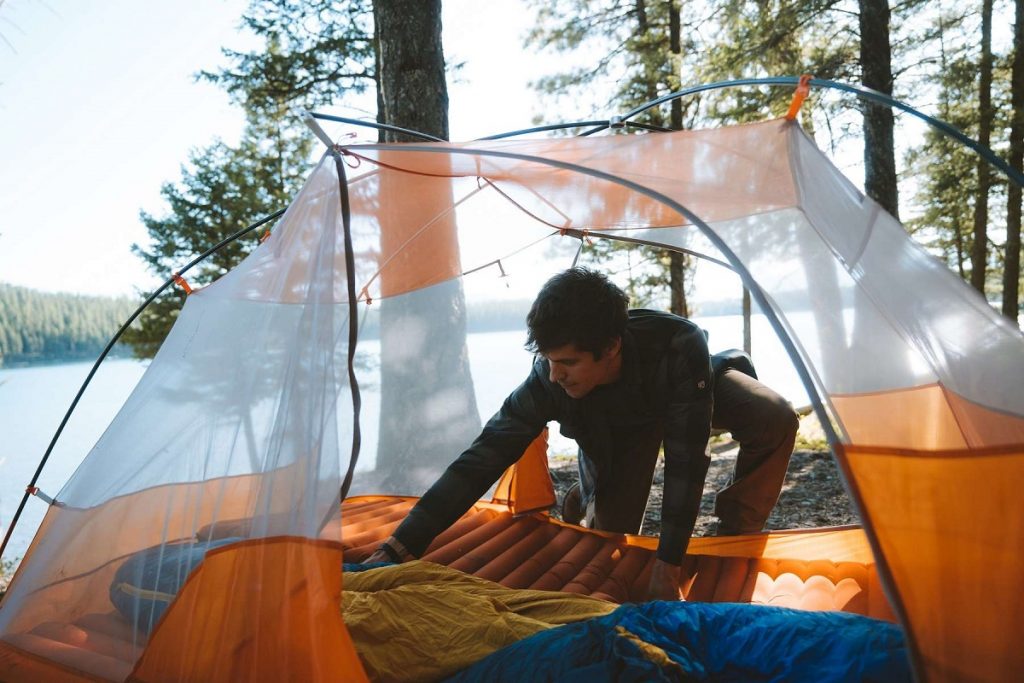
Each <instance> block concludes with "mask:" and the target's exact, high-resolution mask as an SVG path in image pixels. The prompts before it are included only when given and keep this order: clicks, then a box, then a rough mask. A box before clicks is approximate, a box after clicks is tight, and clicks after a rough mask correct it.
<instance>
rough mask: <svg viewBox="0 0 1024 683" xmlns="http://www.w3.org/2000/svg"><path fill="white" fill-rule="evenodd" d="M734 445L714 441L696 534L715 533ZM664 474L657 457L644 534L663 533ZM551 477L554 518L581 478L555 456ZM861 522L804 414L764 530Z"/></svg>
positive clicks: (569, 460)
mask: <svg viewBox="0 0 1024 683" xmlns="http://www.w3.org/2000/svg"><path fill="white" fill-rule="evenodd" d="M738 448H739V447H738V445H737V444H736V443H735V442H734V441H732V439H730V438H729V436H728V435H727V434H726V435H723V436H720V437H717V438H713V439H712V443H711V466H710V468H709V469H708V476H707V479H706V480H705V484H704V497H703V499H702V500H701V505H700V516H699V517H698V518H697V525H696V527H695V528H694V531H693V534H694V536H706V535H709V534H711V533H713V530H714V527H715V523H716V522H717V518H716V517H715V516H714V515H713V513H712V510H713V509H714V503H715V494H716V493H717V492H718V491H719V490H720V489H722V488H725V486H727V485H728V483H729V477H730V476H731V474H732V470H733V466H734V465H735V463H736V453H737V451H738ZM663 474H664V473H663V469H662V461H661V460H659V462H658V467H657V469H656V470H655V474H654V484H653V486H652V487H651V497H650V499H649V501H648V503H647V512H646V515H645V517H644V524H643V529H642V533H643V534H645V535H648V536H657V535H658V534H659V533H660V532H661V494H662V484H663V480H664V478H663ZM551 478H552V480H553V482H554V485H555V495H556V497H557V499H558V505H556V507H555V509H554V510H552V514H553V515H555V516H556V517H557V516H559V506H560V505H561V501H562V497H563V496H564V495H565V492H566V491H567V490H568V489H569V487H570V486H572V485H573V483H575V482H576V481H577V480H578V478H579V475H578V474H577V471H576V457H575V456H573V455H557V456H554V458H553V459H552V461H551ZM859 522H860V520H859V518H858V517H857V514H856V512H855V511H854V509H853V505H852V504H851V503H850V499H849V496H848V495H847V493H846V488H845V487H844V485H843V482H842V479H841V478H840V476H839V470H838V468H837V467H836V464H835V461H834V460H833V458H832V454H831V453H830V452H829V450H828V448H827V447H826V445H825V442H824V439H823V437H822V434H821V428H820V426H818V424H817V421H816V420H815V419H814V417H813V416H807V417H804V418H803V419H801V422H800V433H799V435H798V437H797V448H796V450H794V451H793V457H792V458H791V459H790V461H789V470H788V471H787V473H786V481H785V483H784V484H783V486H782V495H781V496H780V497H779V502H778V504H777V505H776V506H775V509H774V510H773V511H772V514H771V516H770V517H769V518H768V523H767V525H766V528H767V529H802V528H813V527H822V526H835V525H840V524H857V523H859Z"/></svg>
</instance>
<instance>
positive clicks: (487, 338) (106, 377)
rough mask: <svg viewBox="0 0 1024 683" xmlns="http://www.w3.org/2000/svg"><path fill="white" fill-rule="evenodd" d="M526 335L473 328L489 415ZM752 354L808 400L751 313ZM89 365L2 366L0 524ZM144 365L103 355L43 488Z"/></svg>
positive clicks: (368, 444)
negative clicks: (487, 377)
mask: <svg viewBox="0 0 1024 683" xmlns="http://www.w3.org/2000/svg"><path fill="white" fill-rule="evenodd" d="M699 322H700V324H701V325H702V326H703V327H704V328H705V329H707V330H708V331H709V333H710V346H711V349H712V351H718V350H722V349H725V348H731V347H737V348H738V347H741V346H742V327H741V321H740V318H739V316H719V317H708V318H702V319H700V320H699ZM523 341H524V339H523V334H522V333H521V332H489V333H482V334H472V335H470V336H469V355H470V365H471V367H472V370H473V374H474V376H475V377H480V376H483V373H484V370H485V369H486V370H487V371H488V372H491V373H494V374H493V375H491V376H492V377H494V380H493V381H488V382H477V383H476V390H477V401H478V405H479V408H480V413H481V415H482V416H483V417H484V419H486V418H487V417H489V416H490V415H491V414H493V412H494V411H495V410H497V409H498V407H499V406H500V405H501V402H502V400H503V399H504V398H505V395H506V394H507V393H508V391H509V390H511V389H512V388H514V387H515V386H516V385H517V384H518V383H519V382H520V381H522V379H523V378H524V377H525V375H526V373H527V372H528V371H529V367H530V356H529V354H528V353H527V352H526V351H524V350H523V348H522V345H523ZM360 348H361V349H362V350H363V351H364V352H366V353H369V354H373V353H375V352H376V351H377V342H366V343H365V344H364V345H361V347H360ZM754 361H755V363H756V364H757V369H758V372H759V374H760V376H761V378H762V380H763V381H764V382H765V383H767V384H768V385H769V386H771V387H773V388H774V389H776V390H777V391H779V392H780V393H781V394H783V395H784V396H786V398H788V399H789V400H790V401H792V402H793V404H794V405H797V406H801V405H805V404H806V403H807V397H806V394H805V393H804V391H803V388H802V386H801V385H800V383H799V380H798V378H797V376H796V373H795V372H794V371H793V369H792V366H791V364H790V363H789V360H788V358H787V357H786V355H785V353H784V351H783V349H782V347H781V345H780V344H779V343H778V342H777V341H775V338H774V335H773V334H772V333H771V332H770V330H769V329H768V325H767V323H766V322H765V321H764V320H763V318H762V319H758V318H755V319H754ZM91 366H92V363H68V364H64V365H51V366H45V367H33V368H19V369H12V370H0V528H2V529H3V531H6V528H7V524H8V523H9V522H10V520H11V517H12V516H13V515H14V512H15V510H16V509H17V506H18V503H19V502H20V501H21V497H22V495H23V493H24V490H25V486H26V484H28V482H29V481H30V480H31V478H32V474H33V473H34V471H35V469H36V467H37V466H38V464H39V460H40V458H41V457H42V455H43V453H44V452H45V451H46V447H47V445H48V444H49V441H50V439H51V438H52V436H53V433H54V431H55V430H56V428H57V425H58V424H60V421H61V419H62V418H63V416H64V413H65V411H66V410H67V408H68V406H69V405H70V403H71V400H72V399H73V398H74V396H75V393H76V392H77V391H78V388H79V386H80V385H81V383H82V381H83V380H84V379H85V377H86V375H87V374H88V372H89V369H90V367H91ZM145 368H146V364H145V363H142V362H139V361H133V360H113V361H109V360H108V361H106V362H104V363H103V365H102V366H101V367H100V370H99V372H98V373H97V375H96V377H95V378H94V379H93V382H92V384H91V385H90V387H89V389H88V390H87V391H86V393H85V395H84V396H83V397H82V400H81V402H80V403H79V405H78V408H77V409H76V411H75V413H74V415H73V416H72V418H71V420H70V421H69V422H68V425H67V427H66V428H65V430H64V433H63V435H62V436H61V439H60V440H59V441H58V442H57V446H56V448H55V449H54V452H53V454H52V455H51V457H50V460H49V461H48V463H47V465H46V467H45V468H44V469H43V473H42V476H41V477H40V480H39V486H40V488H41V489H42V490H43V491H44V492H45V493H47V494H48V495H50V496H55V495H56V494H57V493H58V491H59V490H60V489H61V487H62V486H63V485H64V483H65V482H66V481H67V480H68V478H69V477H70V476H71V474H72V473H74V471H75V469H76V468H77V467H78V466H79V464H80V463H81V461H82V458H83V457H84V456H85V454H86V453H87V452H88V451H89V449H90V448H92V446H93V444H94V443H95V442H96V440H97V439H98V438H99V437H100V435H101V434H102V433H103V430H104V429H106V426H107V425H108V424H109V423H110V421H111V419H113V417H114V415H115V414H116V412H117V410H118V409H119V408H120V407H121V404H122V403H124V401H125V399H126V398H127V397H128V394H129V393H131V391H132V389H133V388H134V387H135V385H136V383H137V382H138V381H139V378H140V377H141V376H142V373H143V372H144V371H145ZM363 398H364V419H365V421H364V424H366V425H367V426H369V425H370V424H376V422H377V415H376V412H377V410H378V404H379V401H378V398H379V397H378V396H377V395H376V391H375V389H374V387H373V386H367V387H364V390H363ZM374 432H375V430H374V429H372V428H366V429H364V435H365V442H364V447H365V450H364V453H373V452H375V450H376V443H375V440H376V434H375V433H374ZM571 446H572V444H571V442H568V441H566V440H564V439H562V438H561V437H559V436H558V434H557V431H553V432H552V448H553V449H554V450H556V451H558V450H568V449H570V448H571ZM45 511H46V504H45V503H43V502H42V501H41V500H40V499H38V498H35V497H32V498H30V499H29V502H28V505H27V506H26V508H25V511H24V512H23V513H22V517H21V520H20V521H19V523H18V526H17V528H16V530H15V534H14V536H13V537H12V539H11V544H10V546H9V547H8V549H7V551H6V552H5V553H4V557H5V558H6V559H11V558H17V557H21V556H22V555H23V554H24V553H25V550H26V549H27V548H28V544H29V542H30V541H31V539H32V536H33V535H34V534H35V530H36V528H37V527H38V526H39V523H40V521H41V520H42V518H43V514H44V513H45Z"/></svg>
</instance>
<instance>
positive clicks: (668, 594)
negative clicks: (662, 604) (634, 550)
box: [647, 559, 682, 600]
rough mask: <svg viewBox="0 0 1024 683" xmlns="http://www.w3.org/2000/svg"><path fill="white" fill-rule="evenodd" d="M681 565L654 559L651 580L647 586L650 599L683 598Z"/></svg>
mask: <svg viewBox="0 0 1024 683" xmlns="http://www.w3.org/2000/svg"><path fill="white" fill-rule="evenodd" d="M681 571H682V568H681V567H677V566H675V565H674V564H669V563H668V562H664V561H663V560H658V559H656V560H654V567H653V568H652V570H651V582H650V583H649V584H648V587H647V599H648V600H681V599H682V597H681V596H680V595H679V575H680V573H681Z"/></svg>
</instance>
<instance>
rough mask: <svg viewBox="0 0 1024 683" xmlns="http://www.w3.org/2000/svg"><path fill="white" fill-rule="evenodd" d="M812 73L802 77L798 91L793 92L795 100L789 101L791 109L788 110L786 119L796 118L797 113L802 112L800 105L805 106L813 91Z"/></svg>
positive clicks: (792, 119) (797, 87)
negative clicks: (808, 96) (805, 101)
mask: <svg viewBox="0 0 1024 683" xmlns="http://www.w3.org/2000/svg"><path fill="white" fill-rule="evenodd" d="M811 78H812V77H811V75H810V74H804V75H803V76H801V77H800V82H799V83H798V84H797V86H796V92H794V93H793V101H792V102H790V103H789V111H787V112H786V120H787V121H794V120H796V115H797V114H799V113H800V107H801V106H803V103H804V100H806V99H807V95H808V94H810V92H811Z"/></svg>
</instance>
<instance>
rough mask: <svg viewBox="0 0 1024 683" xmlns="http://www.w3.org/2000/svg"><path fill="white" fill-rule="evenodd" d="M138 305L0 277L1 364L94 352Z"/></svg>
mask: <svg viewBox="0 0 1024 683" xmlns="http://www.w3.org/2000/svg"><path fill="white" fill-rule="evenodd" d="M136 305H137V304H136V302H134V301H133V300H132V299H130V298H127V297H125V298H116V299H115V298H109V297H99V296H82V295H80V294H55V293H50V292H40V291H37V290H34V289H29V288H27V287H17V286H14V285H8V284H4V283H0V367H11V366H19V365H31V364H34V363H53V362H59V361H69V360H84V359H91V358H96V357H97V356H98V355H99V353H100V351H102V350H103V347H104V346H105V345H106V344H107V342H108V341H109V340H110V338H111V337H112V336H113V334H114V333H115V332H116V331H117V329H118V328H119V327H120V326H121V324H122V323H123V322H124V321H125V319H127V318H128V316H129V315H131V313H132V311H133V310H134V309H135V307H136ZM114 352H115V353H117V354H119V355H127V354H128V353H129V351H128V350H127V349H126V348H115V349H114Z"/></svg>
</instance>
